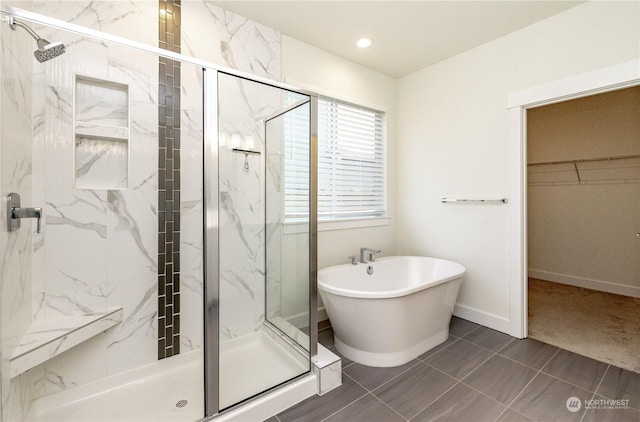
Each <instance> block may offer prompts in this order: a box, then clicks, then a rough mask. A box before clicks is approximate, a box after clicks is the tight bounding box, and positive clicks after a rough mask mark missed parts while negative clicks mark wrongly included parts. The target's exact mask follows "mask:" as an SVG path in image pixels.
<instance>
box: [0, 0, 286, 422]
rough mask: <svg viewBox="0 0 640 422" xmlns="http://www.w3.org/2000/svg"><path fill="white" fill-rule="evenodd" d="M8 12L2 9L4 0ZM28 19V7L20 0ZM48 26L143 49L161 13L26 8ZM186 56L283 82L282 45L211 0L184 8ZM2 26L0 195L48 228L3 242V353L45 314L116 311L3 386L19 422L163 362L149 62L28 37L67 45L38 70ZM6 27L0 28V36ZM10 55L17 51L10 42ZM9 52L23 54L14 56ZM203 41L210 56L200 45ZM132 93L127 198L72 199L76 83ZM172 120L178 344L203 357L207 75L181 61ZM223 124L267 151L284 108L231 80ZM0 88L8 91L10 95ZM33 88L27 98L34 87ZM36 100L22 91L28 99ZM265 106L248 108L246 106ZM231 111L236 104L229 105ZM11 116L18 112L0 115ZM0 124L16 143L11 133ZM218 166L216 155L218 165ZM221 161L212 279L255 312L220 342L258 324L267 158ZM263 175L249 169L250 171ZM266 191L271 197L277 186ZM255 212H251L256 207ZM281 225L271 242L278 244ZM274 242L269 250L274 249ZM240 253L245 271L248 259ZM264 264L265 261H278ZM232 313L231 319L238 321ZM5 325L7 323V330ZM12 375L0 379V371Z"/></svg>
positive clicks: (275, 96) (152, 61)
mask: <svg viewBox="0 0 640 422" xmlns="http://www.w3.org/2000/svg"><path fill="white" fill-rule="evenodd" d="M5 3H7V2H6V1H3V4H5ZM17 3H19V4H17V7H21V8H28V7H25V5H29V4H30V3H31V2H17ZM33 10H34V11H35V12H37V13H41V14H43V15H47V16H51V17H54V18H57V19H61V20H64V21H68V22H71V23H75V24H79V25H83V26H87V27H91V28H94V29H98V30H101V31H105V32H108V33H111V34H115V35H119V36H123V37H126V38H129V39H132V40H135V41H139V42H143V43H146V44H149V45H156V44H157V40H158V38H157V37H158V32H159V29H158V4H157V3H156V2H146V1H145V2H133V1H131V2H113V1H107V0H105V1H88V0H87V1H74V2H68V1H55V0H48V1H44V0H35V1H33ZM182 19H183V22H184V21H187V22H189V24H188V25H184V28H183V36H182V37H181V47H182V52H183V53H184V54H188V55H191V56H194V57H198V58H201V59H205V60H209V61H212V62H215V63H219V64H221V65H225V66H229V67H231V68H235V69H239V70H242V71H247V72H251V73H254V74H256V75H259V76H264V77H268V78H271V79H274V80H279V79H280V59H279V54H280V34H279V33H278V32H277V31H275V30H272V29H270V28H267V27H264V26H261V25H259V24H256V23H253V22H251V21H249V20H247V19H245V18H242V17H240V16H237V15H233V14H231V13H228V12H226V11H224V10H223V9H220V8H218V7H216V6H214V5H213V4H212V3H211V2H208V1H189V2H183V4H182ZM0 28H1V30H2V38H1V42H2V55H3V59H2V63H3V64H5V65H6V63H13V65H12V66H14V67H13V68H12V69H8V68H6V67H3V68H2V83H3V89H2V110H3V114H2V120H3V122H2V123H3V124H2V125H1V126H2V133H1V134H0V135H1V136H2V138H1V139H0V141H1V145H0V159H1V160H2V170H1V171H2V180H1V182H2V193H3V195H5V194H6V193H8V192H9V191H16V190H17V191H19V192H21V193H22V192H24V196H23V203H24V204H26V205H33V206H42V207H43V210H44V218H43V230H42V233H40V234H35V233H33V232H34V229H33V225H32V224H31V222H23V228H22V229H21V231H20V232H17V233H15V234H14V233H6V232H5V231H0V236H1V237H0V248H2V249H0V253H1V256H2V259H3V261H2V262H3V266H2V280H3V281H4V280H11V281H12V282H11V284H10V285H5V286H2V288H3V289H2V301H3V302H2V315H0V320H1V321H2V327H3V332H2V336H1V343H0V344H1V345H2V347H1V352H2V354H3V360H2V362H3V365H4V362H5V361H6V355H7V353H10V351H11V345H12V344H14V343H16V342H17V341H18V340H19V338H20V337H21V334H22V333H23V332H24V331H25V330H26V329H27V328H28V326H29V324H30V322H31V320H32V319H33V320H38V319H45V318H47V319H48V318H56V317H59V316H65V315H72V314H77V313H84V312H88V311H93V310H96V309H103V308H105V307H110V306H122V307H123V308H124V321H123V323H122V324H121V325H120V326H118V327H116V328H113V329H111V330H110V331H109V332H108V333H107V334H106V335H104V336H97V337H96V338H94V339H92V340H91V341H89V342H87V343H86V344H83V345H80V346H78V347H76V348H74V349H73V350H70V351H69V352H66V353H64V354H61V355H60V356H58V357H56V358H54V359H52V360H50V361H48V362H47V363H45V364H43V365H40V366H38V367H36V368H34V369H32V370H30V371H28V372H27V373H25V374H23V375H21V376H18V377H17V378H15V379H14V380H13V381H9V380H8V379H7V378H6V377H4V376H3V380H2V381H3V382H2V389H1V390H2V403H3V411H4V412H7V413H6V414H5V418H6V420H14V419H18V420H21V419H23V416H24V413H25V412H26V410H27V409H28V406H29V405H30V402H31V400H33V399H34V398H37V397H40V396H43V395H48V394H52V393H55V392H58V391H61V390H64V389H67V388H70V387H73V386H76V385H80V384H83V383H87V382H90V381H92V380H94V379H98V378H101V377H104V376H107V375H110V374H114V373H117V372H121V371H124V370H127V369H130V368H134V367H136V366H140V365H143V364H145V363H148V362H151V361H153V360H156V359H157V358H158V350H157V345H158V325H157V324H158V283H157V282H158V273H157V271H158V251H159V249H158V224H157V223H158V212H159V211H158V210H159V209H160V208H159V205H158V187H159V179H158V162H159V157H158V136H159V134H158V113H157V110H158V59H157V57H155V56H151V55H145V54H143V53H139V52H136V51H134V50H130V49H126V48H124V47H117V46H113V45H108V44H107V43H104V42H100V41H94V40H88V39H83V38H81V37H78V36H75V35H72V34H67V33H64V32H61V31H57V30H56V31H53V30H50V29H48V28H43V27H38V26H36V27H34V29H35V30H36V31H37V32H38V33H39V34H40V35H42V36H43V37H45V38H47V39H50V40H55V41H63V42H64V43H65V45H66V46H67V53H65V54H64V55H62V56H60V57H58V58H56V59H55V60H51V61H48V62H46V63H44V64H37V63H35V61H34V60H33V57H32V51H33V45H32V44H33V42H32V40H31V39H30V38H29V37H28V36H26V34H21V35H22V36H16V35H17V34H16V33H13V32H12V31H11V30H10V29H9V28H8V27H7V26H0ZM7 31H9V32H7ZM14 44H15V45H14ZM18 44H19V45H18ZM212 46H213V48H211V47H212ZM76 73H77V74H80V75H84V76H88V77H91V78H96V79H98V80H99V79H103V80H107V81H115V82H118V83H121V84H125V85H127V86H128V95H129V100H130V110H131V112H130V128H129V129H130V139H129V149H128V154H129V173H128V181H127V188H123V186H120V188H118V189H104V188H101V189H77V188H74V170H73V169H74V132H73V129H74V127H73V117H74V114H73V113H74V109H73V104H74V98H73V96H74V95H73V93H74V74H76ZM181 73H182V83H181V85H180V91H181V92H180V97H181V107H180V111H179V120H180V126H181V131H180V138H181V158H180V161H181V167H182V168H181V173H180V198H179V204H180V220H181V231H180V237H179V249H180V272H181V274H180V277H181V280H180V281H181V286H180V296H181V298H180V299H181V304H182V312H181V330H180V331H181V333H180V334H181V335H180V349H181V350H182V351H187V350H197V349H199V348H201V347H202V343H203V340H202V320H203V318H202V292H203V280H202V277H203V254H202V251H203V246H202V245H203V240H202V216H203V204H202V120H203V118H202V117H203V110H202V100H201V98H202V72H201V69H197V68H196V67H195V66H185V65H184V64H183V65H182V69H181ZM233 85H234V86H235V88H236V91H235V94H240V95H239V96H236V98H235V99H233V100H232V102H231V104H230V107H231V109H230V110H234V111H232V114H235V113H240V114H243V113H244V115H245V117H250V119H248V120H247V119H245V117H241V118H240V121H239V122H238V121H237V120H236V118H235V117H234V119H232V120H233V122H232V120H228V121H227V123H226V124H225V125H223V126H224V130H226V131H228V132H229V133H235V132H234V131H236V132H243V133H244V132H246V133H247V134H250V135H252V136H253V139H254V142H255V145H254V146H255V148H256V149H261V150H262V151H264V148H263V143H264V140H263V139H262V135H261V133H262V126H261V125H262V122H261V119H262V118H263V117H265V116H267V115H269V114H271V113H273V112H274V111H275V110H277V109H278V108H279V107H281V104H282V100H281V98H280V96H279V93H277V92H275V91H274V92H267V93H265V92H260V89H263V88H264V87H262V88H256V87H252V86H250V84H249V83H246V82H245V83H244V84H243V83H238V81H234V82H233ZM5 86H6V87H5ZM32 87H33V88H32ZM32 90H33V92H32ZM257 98H261V100H259V101H255V99H257ZM236 100H237V102H236ZM7 109H11V110H12V111H15V113H14V114H12V115H9V114H7V113H5V111H6V110H7ZM8 121H10V122H11V136H7V130H9V126H8V125H7V124H5V123H6V122H8ZM223 155H224V154H223ZM248 159H249V160H250V162H249V164H250V169H251V171H250V172H249V174H247V173H246V172H245V171H244V161H245V160H244V155H243V154H231V153H229V154H227V155H225V160H226V161H225V162H224V163H223V164H222V166H221V168H222V167H224V168H225V169H226V171H227V173H226V174H227V175H226V176H224V177H223V178H221V180H220V186H221V188H223V189H221V199H222V200H221V204H223V207H222V212H223V213H224V214H223V215H222V216H221V220H224V221H225V225H224V227H222V228H221V233H227V234H228V235H229V236H230V238H233V240H232V241H230V242H229V243H228V246H229V249H228V255H227V258H225V259H227V261H228V262H229V265H228V266H225V268H223V271H222V272H223V273H224V274H225V275H224V276H223V277H224V279H225V281H224V282H223V284H224V285H226V287H225V288H227V289H228V290H229V292H230V297H231V302H230V303H233V301H234V300H236V301H240V302H242V301H245V304H248V305H250V306H251V308H252V311H251V312H253V314H250V315H251V317H250V319H247V313H246V312H242V307H239V308H237V309H235V308H234V310H233V312H236V313H238V312H239V314H242V320H244V321H247V322H246V323H241V324H238V326H235V325H234V324H230V325H229V326H227V327H225V328H223V330H222V332H223V335H225V336H227V337H232V336H236V335H241V334H242V333H244V332H247V331H252V330H255V329H256V327H258V325H259V323H261V321H262V318H264V313H265V309H264V295H265V292H264V281H263V280H264V271H265V270H264V254H265V251H264V247H260V246H259V245H264V237H265V232H264V229H263V227H264V224H263V219H264V194H263V193H262V192H263V179H261V176H260V175H261V174H264V168H263V164H262V162H263V161H262V160H263V156H250V157H249V158H248ZM258 173H259V174H258ZM274 189H275V188H274ZM260 210H262V211H260ZM277 231H278V230H277V229H273V230H271V229H269V230H267V232H273V233H276V232H277ZM276 247H277V246H276ZM246 257H249V258H250V260H246V259H245V258H246ZM274 265H275V264H274ZM233 312H231V313H230V314H229V315H227V318H228V319H229V320H233V319H235V315H236V314H233ZM8 322H9V323H8ZM2 372H3V374H8V371H4V370H3V371H2Z"/></svg>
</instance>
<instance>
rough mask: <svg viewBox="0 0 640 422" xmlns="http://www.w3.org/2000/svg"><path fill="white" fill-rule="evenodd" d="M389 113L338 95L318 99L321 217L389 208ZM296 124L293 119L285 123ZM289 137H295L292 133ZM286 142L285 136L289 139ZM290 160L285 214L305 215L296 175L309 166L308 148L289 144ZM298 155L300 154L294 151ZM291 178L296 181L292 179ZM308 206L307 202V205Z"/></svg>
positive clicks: (374, 213)
mask: <svg viewBox="0 0 640 422" xmlns="http://www.w3.org/2000/svg"><path fill="white" fill-rule="evenodd" d="M383 125H384V116H383V114H382V113H381V112H378V111H373V110H369V109H366V108H363V107H359V106H355V105H352V104H348V103H344V102H340V101H337V100H335V99H331V98H320V99H319V100H318V218H319V219H320V220H336V219H345V218H358V217H374V216H382V215H384V212H385V169H384V126H383ZM286 126H288V127H290V128H293V127H294V126H295V125H294V123H293V122H290V123H289V124H288V125H286ZM287 139H292V140H293V138H289V137H287ZM285 142H286V141H285ZM288 148H289V149H288V150H287V151H286V152H287V153H288V154H287V156H288V157H292V158H293V159H291V160H286V161H285V214H286V218H287V219H288V220H289V221H291V220H295V219H297V218H300V217H301V215H300V213H301V212H304V211H308V209H305V210H303V209H301V207H300V206H297V204H300V203H301V201H299V200H297V198H299V195H301V194H303V192H304V194H306V191H304V190H303V187H302V186H296V185H295V184H294V183H293V181H294V180H296V179H297V180H302V178H301V176H302V175H301V172H303V171H304V172H306V171H308V149H307V148H303V147H297V146H295V145H290V146H288ZM296 155H297V157H299V158H298V159H295V158H294V157H295V156H296ZM289 180H291V183H289ZM303 207H304V205H303Z"/></svg>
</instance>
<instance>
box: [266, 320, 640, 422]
mask: <svg viewBox="0 0 640 422" xmlns="http://www.w3.org/2000/svg"><path fill="white" fill-rule="evenodd" d="M319 337H320V343H322V344H323V345H325V346H326V347H328V348H330V349H331V350H332V351H333V352H335V353H337V350H336V349H335V347H334V345H333V332H332V331H331V329H330V328H329V329H326V330H323V331H321V332H320V333H319ZM638 352H639V353H640V351H638ZM342 368H343V377H342V385H341V386H340V387H339V388H337V389H335V390H333V391H331V392H329V393H327V394H325V395H324V396H314V397H311V398H309V399H307V400H305V401H303V402H302V403H299V404H297V405H296V406H293V407H291V408H289V409H287V410H285V411H284V412H281V413H280V414H278V415H276V416H274V417H273V418H270V419H268V421H267V422H289V421H308V422H316V421H345V422H346V421H348V422H358V421H362V422H378V421H379V422H393V421H433V420H440V421H455V422H464V421H470V422H483V421H545V422H546V421H584V422H587V421H589V422H591V421H633V422H638V421H640V374H638V373H635V372H630V371H627V370H624V369H621V368H617V367H615V366H612V365H609V364H606V363H602V362H599V361H596V360H593V359H590V358H586V357H584V356H580V355H577V354H575V353H572V352H568V351H566V350H563V349H559V348H557V347H554V346H550V345H548V344H545V343H541V342H539V341H536V340H531V339H525V340H518V339H514V338H512V337H510V336H508V335H506V334H502V333H499V332H497V331H494V330H491V329H488V328H486V327H483V326H481V325H477V324H474V323H472V322H469V321H465V320H463V319H460V318H456V317H454V318H453V319H452V321H451V327H450V337H449V339H448V340H447V341H446V342H445V343H443V344H441V345H440V346H438V347H436V348H435V349H432V350H430V351H429V352H427V353H425V354H424V355H422V356H419V357H418V358H417V359H414V360H413V361H411V362H409V363H407V364H405V365H403V366H400V367H395V368H373V367H368V366H364V365H360V364H357V363H354V362H351V361H349V360H348V359H345V358H343V360H342ZM572 397H577V398H578V400H575V403H577V404H578V405H580V409H576V408H575V407H571V406H568V405H567V402H568V401H569V399H570V398H572ZM607 399H613V400H618V403H617V407H618V408H611V409H607V408H606V407H607V404H611V402H608V403H605V402H604V401H606V400H607ZM593 400H600V401H599V402H598V401H593ZM627 400H628V401H627ZM627 403H628V404H627ZM613 407H616V406H615V404H614V406H613ZM569 408H571V409H572V410H574V409H575V410H576V411H569Z"/></svg>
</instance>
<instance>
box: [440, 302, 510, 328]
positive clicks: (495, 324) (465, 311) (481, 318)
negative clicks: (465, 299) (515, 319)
mask: <svg viewBox="0 0 640 422" xmlns="http://www.w3.org/2000/svg"><path fill="white" fill-rule="evenodd" d="M453 315H455V316H457V317H458V318H462V319H466V320H467V321H473V322H475V323H476V324H480V325H484V326H485V327H489V328H492V329H494V330H497V331H501V332H503V333H509V328H510V325H511V322H510V321H509V320H508V319H507V318H504V317H501V316H498V315H494V314H490V313H489V312H485V311H481V310H480V309H476V308H472V307H470V306H467V305H461V304H459V303H456V306H455V308H453Z"/></svg>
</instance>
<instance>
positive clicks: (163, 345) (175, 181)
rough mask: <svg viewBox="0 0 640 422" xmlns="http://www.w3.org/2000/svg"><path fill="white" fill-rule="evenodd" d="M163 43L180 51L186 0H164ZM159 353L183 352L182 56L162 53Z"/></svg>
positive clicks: (161, 355) (161, 3)
mask: <svg viewBox="0 0 640 422" xmlns="http://www.w3.org/2000/svg"><path fill="white" fill-rule="evenodd" d="M158 16H159V34H158V38H159V42H158V44H159V47H160V48H164V49H167V50H170V51H174V52H176V53H179V52H180V20H181V19H180V0H159V7H158ZM158 70H159V80H158V146H159V150H158V359H164V358H166V357H169V356H173V355H177V354H178V353H180V62H178V61H175V60H170V59H167V58H164V57H161V58H160V59H159V65H158Z"/></svg>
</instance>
